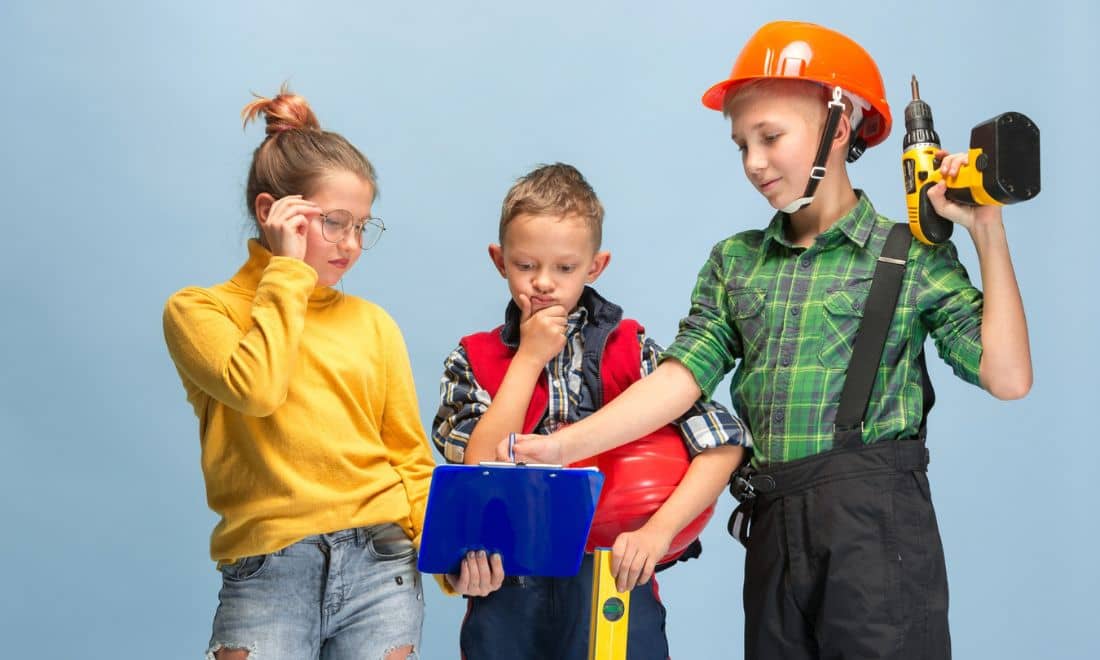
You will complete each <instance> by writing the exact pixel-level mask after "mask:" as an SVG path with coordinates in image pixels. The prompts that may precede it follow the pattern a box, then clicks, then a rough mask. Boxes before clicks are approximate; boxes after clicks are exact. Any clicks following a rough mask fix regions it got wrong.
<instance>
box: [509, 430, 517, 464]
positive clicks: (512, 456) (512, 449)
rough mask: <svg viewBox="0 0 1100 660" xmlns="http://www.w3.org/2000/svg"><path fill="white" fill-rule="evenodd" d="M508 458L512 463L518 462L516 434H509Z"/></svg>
mask: <svg viewBox="0 0 1100 660" xmlns="http://www.w3.org/2000/svg"><path fill="white" fill-rule="evenodd" d="M508 460H509V461H511V462H512V463H515V462H516V434H515V433H509V434H508Z"/></svg>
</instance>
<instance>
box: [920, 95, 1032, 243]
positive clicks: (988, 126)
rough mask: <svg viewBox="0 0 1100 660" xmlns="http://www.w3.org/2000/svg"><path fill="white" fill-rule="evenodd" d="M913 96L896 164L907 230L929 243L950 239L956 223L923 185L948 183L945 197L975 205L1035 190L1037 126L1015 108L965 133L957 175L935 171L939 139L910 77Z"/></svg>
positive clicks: (1026, 196) (1024, 196) (1008, 200)
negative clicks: (964, 158)
mask: <svg viewBox="0 0 1100 660" xmlns="http://www.w3.org/2000/svg"><path fill="white" fill-rule="evenodd" d="M912 87H913V100H912V101H910V102H909V105H907V106H906V107H905V138H904V140H902V152H903V153H902V156H901V167H902V174H903V175H904V177H905V205H906V206H907V207H908V210H909V229H911V230H912V232H913V235H914V236H916V237H917V240H919V241H921V242H922V243H927V244H928V245H934V244H936V243H943V242H944V241H946V240H947V239H949V238H951V232H952V230H953V229H954V227H955V225H954V223H952V222H951V221H950V220H947V219H945V218H943V217H940V215H939V214H937V213H936V210H935V209H934V208H932V203H931V202H929V201H928V189H929V188H931V187H932V186H934V185H936V184H937V183H939V182H940V181H945V182H946V183H947V198H948V199H950V200H952V201H955V202H959V203H962V204H970V205H974V206H985V205H997V206H1001V205H1004V204H1014V203H1016V202H1022V201H1024V200H1027V199H1031V198H1032V197H1034V196H1036V195H1038V194H1039V127H1038V126H1036V125H1035V122H1033V121H1031V120H1030V119H1028V118H1027V117H1026V116H1024V115H1022V114H1020V113H1019V112H1006V113H1003V114H1000V115H997V116H996V117H994V118H992V119H990V120H988V121H984V122H982V123H980V124H978V125H977V126H975V127H974V128H973V130H971V131H970V151H969V162H968V163H967V165H965V166H964V167H962V168H961V169H960V170H959V173H958V175H957V176H955V177H952V178H948V179H945V178H944V176H943V175H942V174H940V169H939V168H940V160H939V159H938V158H936V152H937V151H939V149H940V137H939V136H938V135H936V129H935V126H934V125H933V123H932V109H931V108H930V107H928V104H927V103H925V102H924V101H922V100H921V98H920V90H919V89H918V87H917V77H916V76H913V82H912Z"/></svg>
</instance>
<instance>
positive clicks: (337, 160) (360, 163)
mask: <svg viewBox="0 0 1100 660" xmlns="http://www.w3.org/2000/svg"><path fill="white" fill-rule="evenodd" d="M253 96H256V100H254V101H252V102H251V103H249V104H248V105H246V106H244V109H242V110H241V119H242V120H243V125H244V126H247V125H248V122H250V121H253V120H255V119H256V118H257V117H259V116H260V115H263V117H264V120H265V124H266V126H265V131H266V133H267V137H266V138H264V141H263V142H261V143H260V146H258V147H256V150H255V151H254V152H253V154H252V165H251V166H250V167H249V169H248V184H247V185H246V187H245V202H246V205H247V206H248V213H249V215H250V216H252V219H253V220H254V221H256V220H257V219H256V207H255V204H256V197H257V196H258V195H260V194H261V193H267V194H269V195H271V196H272V197H274V198H275V199H279V198H282V197H286V196H287V195H305V196H309V195H310V194H312V193H313V192H314V191H315V190H316V188H317V184H318V182H319V181H320V180H321V179H323V178H324V177H325V176H326V175H328V174H331V173H333V172H351V173H352V174H355V175H357V176H359V178H361V179H363V180H364V181H366V182H368V183H370V186H371V190H372V191H373V196H374V197H377V196H378V180H377V175H376V174H375V171H374V166H373V165H371V163H370V161H369V160H367V158H366V156H364V155H363V154H362V153H360V151H359V150H358V149H356V148H355V147H354V146H352V144H351V143H350V142H348V141H347V139H345V138H344V136H342V135H340V134H338V133H333V132H331V131H325V130H321V124H320V123H319V122H318V121H317V116H316V115H315V114H313V110H312V109H310V107H309V103H307V102H306V100H305V99H304V98H302V97H301V96H298V95H297V94H294V93H292V92H291V91H290V90H289V89H287V86H286V85H285V84H284V85H283V86H282V87H281V88H280V89H279V94H278V95H276V96H275V98H272V99H268V98H264V97H262V96H259V95H258V94H253ZM257 222H258V221H257ZM256 230H257V233H258V234H259V235H260V236H261V237H262V232H259V225H258V224H256Z"/></svg>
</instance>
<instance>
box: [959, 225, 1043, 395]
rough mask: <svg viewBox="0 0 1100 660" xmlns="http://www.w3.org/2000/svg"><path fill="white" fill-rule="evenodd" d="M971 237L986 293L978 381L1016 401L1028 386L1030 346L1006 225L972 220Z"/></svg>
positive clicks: (1026, 390)
mask: <svg viewBox="0 0 1100 660" xmlns="http://www.w3.org/2000/svg"><path fill="white" fill-rule="evenodd" d="M970 235H971V237H972V238H973V240H974V246H975V249H976V250H977V253H978V261H979V264H980V267H981V273H982V286H983V289H984V297H985V300H984V305H983V311H982V333H981V336H982V359H981V365H980V368H979V370H980V371H979V372H980V380H981V384H982V387H984V388H985V389H986V390H987V391H988V392H989V393H990V394H992V395H993V396H995V397H997V398H999V399H1018V398H1021V397H1023V396H1024V395H1026V394H1027V392H1028V390H1030V389H1031V381H1032V371H1031V349H1030V347H1029V342H1028V335H1027V320H1026V318H1025V316H1024V304H1023V300H1022V299H1021V297H1020V289H1019V286H1018V285H1017V283H1016V274H1015V272H1014V271H1013V268H1012V258H1011V256H1010V254H1009V249H1008V240H1007V238H1006V236H1005V229H1004V224H1003V223H1001V222H993V223H981V224H979V223H976V224H975V226H974V227H973V228H971V230H970Z"/></svg>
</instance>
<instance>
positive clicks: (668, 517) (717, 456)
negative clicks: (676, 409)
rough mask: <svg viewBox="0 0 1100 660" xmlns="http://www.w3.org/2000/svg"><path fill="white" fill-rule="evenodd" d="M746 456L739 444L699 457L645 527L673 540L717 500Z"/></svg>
mask: <svg viewBox="0 0 1100 660" xmlns="http://www.w3.org/2000/svg"><path fill="white" fill-rule="evenodd" d="M743 456H744V448H743V447H740V446H736V445H723V446H721V447H715V448H714V449H708V450H707V451H705V452H703V453H702V454H699V455H698V456H696V457H695V458H694V459H692V461H691V465H690V466H689V467H688V471H687V473H686V474H684V478H683V480H681V481H680V485H678V486H677V487H676V490H674V491H673V492H672V495H670V496H669V498H668V500H666V501H665V503H664V504H662V505H661V508H660V509H658V510H657V512H656V513H654V514H653V516H652V517H651V518H650V519H649V521H648V522H647V523H646V527H648V528H650V529H651V530H653V531H655V532H658V533H661V534H663V535H665V536H666V537H667V538H669V539H672V538H673V537H674V536H676V534H678V533H680V530H681V529H683V528H684V527H685V526H687V524H688V523H690V522H691V521H692V520H694V519H695V518H696V516H698V515H699V514H700V513H702V512H703V510H705V509H706V508H707V507H708V506H710V505H711V504H713V503H714V501H715V500H716V499H718V496H719V495H720V494H721V493H722V490H723V489H725V488H726V486H727V485H729V479H730V474H731V473H733V471H734V470H735V469H736V468H737V466H738V465H740V464H741V460H742V457H743Z"/></svg>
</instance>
